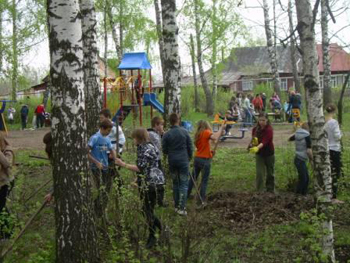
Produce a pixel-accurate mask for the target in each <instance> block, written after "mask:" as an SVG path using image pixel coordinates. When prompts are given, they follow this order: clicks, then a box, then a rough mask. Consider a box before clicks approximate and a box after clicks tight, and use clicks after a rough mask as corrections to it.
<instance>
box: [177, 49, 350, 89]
mask: <svg viewBox="0 0 350 263" xmlns="http://www.w3.org/2000/svg"><path fill="white" fill-rule="evenodd" d="M276 51H277V61H278V72H279V75H280V79H281V90H288V89H289V88H293V87H294V79H293V74H292V72H293V71H292V64H291V59H290V58H291V50H290V47H289V46H287V47H283V46H277V49H276ZM317 53H318V57H319V64H318V68H319V72H320V75H321V76H322V75H323V64H322V63H323V60H322V45H320V44H318V45H317ZM330 60H331V74H332V77H331V85H332V87H336V86H341V85H342V84H343V82H344V80H345V77H346V74H347V73H348V72H349V71H350V55H349V54H348V53H346V52H345V51H344V50H343V49H342V47H340V46H339V45H337V44H331V45H330ZM296 61H297V69H298V72H299V76H300V77H301V78H302V76H301V75H302V58H301V55H300V54H299V53H298V55H297V57H296ZM221 64H222V66H223V70H222V71H221V72H220V74H219V76H218V86H220V87H223V88H225V89H231V90H232V91H235V92H237V91H238V92H239V91H251V90H253V88H254V87H255V86H256V85H259V84H263V83H267V84H269V85H270V86H271V88H272V87H273V79H272V74H271V66H270V58H269V54H268V51H267V47H266V46H264V47H241V48H235V49H233V50H232V52H231V55H230V56H229V57H228V58H227V59H225V60H224V61H222V62H221ZM205 75H206V77H207V80H208V83H211V80H212V75H211V71H210V70H208V71H206V72H205ZM197 83H201V82H200V77H199V75H198V76H197ZM181 85H182V86H186V85H193V77H185V78H183V79H182V80H181ZM348 85H349V87H350V83H348ZM321 86H323V81H322V78H321Z"/></svg>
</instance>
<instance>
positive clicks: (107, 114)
mask: <svg viewBox="0 0 350 263" xmlns="http://www.w3.org/2000/svg"><path fill="white" fill-rule="evenodd" d="M111 119H112V114H111V111H110V110H109V109H103V110H101V111H100V122H102V121H104V120H109V121H110V122H112V120H111ZM112 124H113V127H112V130H111V132H110V133H109V134H108V137H109V139H110V140H111V143H112V147H113V149H114V151H116V152H117V153H118V154H121V153H122V151H123V146H124V144H125V135H124V133H123V130H122V128H121V127H120V126H119V125H118V131H117V127H116V125H115V124H114V123H113V122H112ZM117 137H118V138H117ZM117 142H118V147H117ZM117 148H118V151H117Z"/></svg>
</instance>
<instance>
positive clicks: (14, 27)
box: [11, 0, 18, 100]
mask: <svg viewBox="0 0 350 263" xmlns="http://www.w3.org/2000/svg"><path fill="white" fill-rule="evenodd" d="M11 9H12V10H11V16H12V100H16V99H17V86H18V46H17V34H18V32H17V7H16V0H12V8H11Z"/></svg>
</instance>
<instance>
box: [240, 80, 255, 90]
mask: <svg viewBox="0 0 350 263" xmlns="http://www.w3.org/2000/svg"><path fill="white" fill-rule="evenodd" d="M242 90H243V91H246V90H253V81H251V80H243V81H242Z"/></svg>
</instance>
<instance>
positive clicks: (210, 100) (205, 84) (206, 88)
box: [193, 0, 214, 116]
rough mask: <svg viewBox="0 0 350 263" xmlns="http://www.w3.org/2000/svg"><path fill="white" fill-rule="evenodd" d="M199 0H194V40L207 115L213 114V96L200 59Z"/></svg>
mask: <svg viewBox="0 0 350 263" xmlns="http://www.w3.org/2000/svg"><path fill="white" fill-rule="evenodd" d="M198 1H199V0H194V1H193V4H194V16H195V29H196V41H197V63H198V68H199V75H200V78H201V82H202V87H203V90H204V93H205V99H206V109H205V112H206V113H207V115H208V116H212V115H213V114H214V103H213V97H212V94H211V92H210V89H209V86H208V82H207V78H206V77H205V74H204V69H203V61H202V55H203V54H202V42H201V32H200V19H199V6H198V5H199V3H198Z"/></svg>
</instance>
